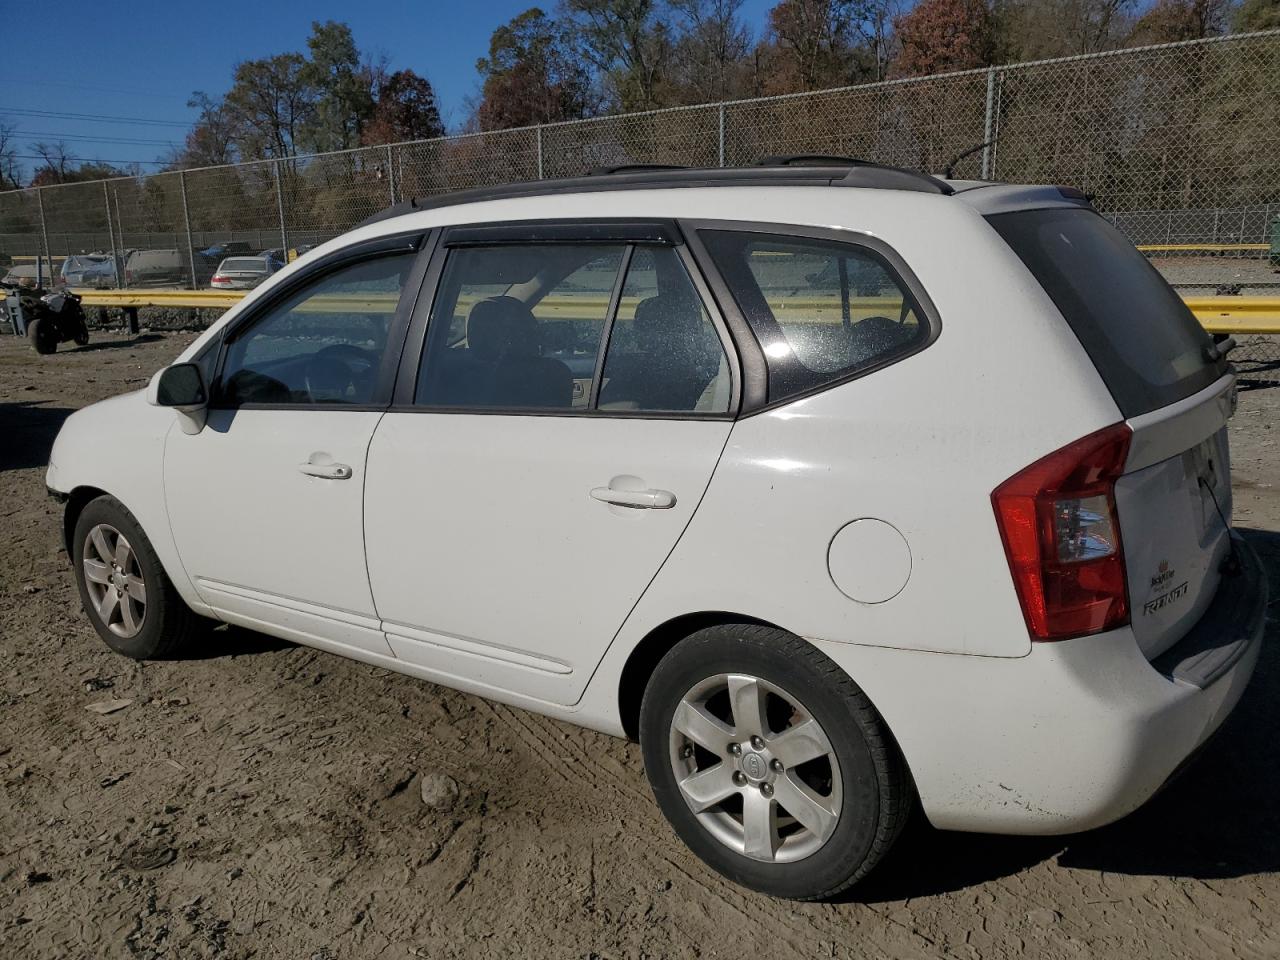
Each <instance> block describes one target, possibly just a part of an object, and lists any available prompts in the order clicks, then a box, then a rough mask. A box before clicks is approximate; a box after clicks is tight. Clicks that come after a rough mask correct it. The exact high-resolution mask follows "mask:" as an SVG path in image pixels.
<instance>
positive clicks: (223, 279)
mask: <svg viewBox="0 0 1280 960" xmlns="http://www.w3.org/2000/svg"><path fill="white" fill-rule="evenodd" d="M209 282H210V283H226V282H227V278H226V277H224V276H222V275H221V274H214V277H213V279H212V280H210V281H209Z"/></svg>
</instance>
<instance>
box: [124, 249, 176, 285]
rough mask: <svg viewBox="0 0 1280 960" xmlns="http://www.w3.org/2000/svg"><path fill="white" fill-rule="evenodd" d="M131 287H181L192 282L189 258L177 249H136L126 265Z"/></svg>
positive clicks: (127, 282)
mask: <svg viewBox="0 0 1280 960" xmlns="http://www.w3.org/2000/svg"><path fill="white" fill-rule="evenodd" d="M124 280H125V283H126V284H128V285H129V286H131V287H181V286H186V285H187V284H188V283H190V282H191V272H190V270H188V268H187V260H186V257H184V256H183V255H182V254H181V253H179V252H178V251H177V250H135V251H133V253H131V254H130V255H129V259H128V261H127V262H126V263H125V265H124Z"/></svg>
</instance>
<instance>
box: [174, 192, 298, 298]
mask: <svg viewBox="0 0 1280 960" xmlns="http://www.w3.org/2000/svg"><path fill="white" fill-rule="evenodd" d="M178 186H179V187H180V188H181V189H182V222H183V224H184V225H185V226H186V228H187V256H188V257H190V261H189V262H190V263H191V289H192V290H196V289H199V287H200V281H199V280H198V279H197V278H196V245H195V244H194V243H192V242H191V209H190V208H189V207H188V206H187V172H186V171H185V170H179V171H178ZM286 256H287V254H286Z"/></svg>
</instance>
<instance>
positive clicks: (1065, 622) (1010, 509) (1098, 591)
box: [991, 423, 1132, 640]
mask: <svg viewBox="0 0 1280 960" xmlns="http://www.w3.org/2000/svg"><path fill="white" fill-rule="evenodd" d="M1131 436H1132V431H1131V430H1130V429H1129V426H1128V424H1125V423H1117V424H1115V425H1113V426H1110V427H1107V428H1106V429H1104V430H1099V431H1098V432H1097V433H1091V434H1089V436H1087V437H1084V438H1083V439H1080V440H1077V441H1075V442H1074V443H1070V444H1067V446H1065V447H1063V448H1062V449H1061V450H1057V451H1055V452H1054V453H1051V454H1049V455H1048V456H1047V457H1044V458H1043V459H1040V460H1037V461H1036V462H1035V463H1033V464H1032V465H1031V466H1029V467H1027V468H1026V469H1025V470H1022V471H1020V472H1018V473H1016V474H1014V475H1013V476H1012V477H1010V478H1009V479H1008V480H1006V481H1005V482H1004V483H1002V484H1000V486H998V487H996V489H995V491H994V492H993V493H992V494H991V502H992V504H993V505H994V506H995V511H996V521H997V523H998V524H999V527H1000V537H1001V539H1003V540H1004V550H1005V554H1006V555H1007V556H1008V558H1009V570H1010V572H1011V573H1012V574H1013V583H1014V586H1015V587H1016V588H1017V591H1018V600H1019V602H1020V603H1021V604H1022V614H1023V616H1024V617H1026V620H1027V627H1028V629H1029V630H1030V631H1031V636H1032V638H1033V639H1036V640H1066V639H1067V638H1069V637H1079V636H1084V635H1086V634H1090V633H1101V632H1102V631H1104V630H1110V629H1112V628H1114V627H1118V626H1122V625H1124V624H1126V623H1128V622H1129V592H1128V589H1127V586H1126V583H1125V572H1124V550H1123V549H1122V547H1121V544H1120V520H1119V518H1118V517H1117V516H1116V498H1115V483H1116V480H1117V478H1119V477H1120V475H1121V473H1122V472H1123V470H1124V462H1125V459H1126V458H1127V457H1128V455H1129V439H1130V437H1131Z"/></svg>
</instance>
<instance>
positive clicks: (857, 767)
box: [640, 624, 915, 900]
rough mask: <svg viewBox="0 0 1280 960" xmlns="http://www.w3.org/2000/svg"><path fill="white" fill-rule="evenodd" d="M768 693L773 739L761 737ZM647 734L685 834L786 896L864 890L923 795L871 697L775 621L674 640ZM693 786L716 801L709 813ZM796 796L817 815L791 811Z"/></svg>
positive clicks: (670, 812) (649, 692)
mask: <svg viewBox="0 0 1280 960" xmlns="http://www.w3.org/2000/svg"><path fill="white" fill-rule="evenodd" d="M752 690H754V691H755V692H754V695H753V694H752ZM797 695H798V696H797ZM735 698H736V702H737V704H738V705H739V709H738V710H736V711H735V710H734V709H733V707H732V706H731V703H733V702H734V700H735ZM760 703H762V704H764V712H763V717H764V719H763V721H762V723H761V724H760V725H759V728H760V731H761V732H760V734H759V735H758V736H759V739H755V740H751V739H747V737H748V736H749V734H750V731H751V730H752V729H753V721H752V719H751V717H752V716H753V715H754V716H756V717H759V716H761V713H760V708H759V707H758V706H757V704H760ZM788 707H790V709H789V708H788ZM677 714H678V716H677ZM708 719H710V720H712V721H713V722H712V723H707V720H708ZM808 721H813V722H815V723H816V725H817V726H816V727H814V726H811V725H809V724H808ZM716 723H719V726H716ZM801 723H804V724H805V727H804V730H802V731H800V733H799V734H797V735H793V736H792V737H791V738H790V739H787V734H789V733H791V732H792V731H793V730H796V729H798V727H799V725H800V724H801ZM686 731H692V732H693V736H690V735H689V733H687V732H686ZM717 738H720V739H721V740H723V739H728V740H729V744H725V745H724V746H720V745H719V744H718V743H717V742H716V740H717ZM640 744H641V749H642V751H643V753H644V765H645V771H646V773H647V774H648V776H649V782H650V784H651V785H652V787H653V792H654V796H655V798H656V799H657V801H658V805H659V806H660V807H661V808H662V812H663V813H664V814H665V815H666V817H667V820H668V821H670V823H671V825H672V827H673V828H674V829H675V831H676V833H677V834H679V836H680V838H681V839H682V840H683V841H684V842H685V843H686V844H687V845H688V846H689V848H690V849H691V850H692V851H693V852H694V853H695V854H697V855H698V857H700V858H701V859H702V860H703V861H704V862H705V863H707V864H708V865H709V866H711V867H712V868H713V869H715V870H716V871H718V872H719V873H721V874H723V875H724V876H725V877H727V878H728V879H730V880H732V881H733V882H735V883H738V884H741V885H743V886H745V887H750V888H751V889H753V890H759V891H761V892H762V893H767V894H770V895H771V896H775V897H782V898H786V899H791V900H823V899H828V898H830V897H833V896H835V895H837V894H839V893H840V892H842V891H844V890H846V889H847V888H849V887H851V886H853V885H854V884H855V883H857V882H858V881H859V880H861V879H862V878H863V877H865V876H866V875H867V874H868V873H870V871H871V870H872V868H874V867H875V865H876V864H877V863H879V862H880V860H881V859H882V858H883V857H884V855H885V854H886V853H887V852H888V850H889V848H890V847H891V846H892V845H893V843H894V841H895V840H896V839H897V838H898V835H899V833H901V831H902V828H903V826H904V825H905V824H906V821H907V818H908V816H909V814H910V811H911V809H912V805H913V802H914V798H915V790H914V787H913V785H912V783H911V777H910V774H909V773H908V771H907V768H906V763H905V761H904V760H903V759H902V755H901V753H900V752H899V750H898V747H897V744H896V743H895V742H894V741H893V738H892V736H891V735H890V734H889V731H888V729H887V728H886V727H885V725H884V722H883V720H881V718H880V715H879V713H877V712H876V709H875V707H873V706H872V705H871V702H870V701H869V700H868V699H867V697H866V695H865V694H864V693H863V692H862V691H861V690H860V689H859V688H858V686H857V685H856V684H855V683H854V682H853V681H852V680H851V679H849V677H848V676H847V675H846V674H845V673H844V672H843V671H842V670H841V669H840V668H839V667H837V666H836V665H835V663H833V662H832V661H831V660H830V659H828V658H827V657H826V656H824V655H823V654H822V653H821V652H819V651H818V650H817V649H816V648H815V647H814V646H813V645H812V644H810V643H807V642H806V641H804V640H802V639H800V638H799V637H797V636H795V635H794V634H790V633H787V632H786V631H783V630H779V629H776V628H774V627H766V626H759V625H747V624H728V625H721V626H715V627H708V628H707V629H704V630H700V631H698V632H697V633H695V634H693V635H691V636H689V637H687V638H685V639H684V640H682V641H681V642H680V643H678V644H677V645H676V646H675V647H674V648H672V650H671V651H670V652H669V653H668V654H667V655H666V656H665V657H664V658H663V659H662V661H661V662H660V663H659V664H658V667H657V669H656V670H655V671H654V673H653V676H652V677H651V678H650V680H649V684H648V686H647V688H646V689H645V694H644V700H643V703H642V705H641V708H640ZM730 744H731V745H732V747H731V746H730ZM734 749H737V751H738V752H737V753H736V754H735V753H734V752H733V750H734ZM784 760H785V761H786V762H785V763H784V762H783V761H784ZM677 771H678V772H677ZM695 774H696V775H697V776H698V777H701V778H702V779H701V780H700V781H695V783H693V784H691V783H690V781H689V778H691V777H693V776H694V775H695ZM682 781H683V782H684V783H685V784H686V786H685V787H683V788H682V786H681V782H682ZM801 786H807V788H808V789H807V790H803V789H800V787H801ZM686 790H688V791H690V792H691V793H692V794H693V795H694V796H696V797H697V798H698V804H699V806H703V805H706V804H709V805H707V806H706V808H705V809H703V810H702V811H701V812H700V813H695V812H694V809H693V807H692V806H691V804H692V803H693V802H694V801H692V800H686ZM717 798H721V799H717ZM788 801H790V802H791V803H792V806H793V807H794V808H795V809H797V810H804V815H803V816H797V817H793V816H791V813H790V811H788V810H787V807H786V803H787V802H788ZM762 811H763V812H762ZM749 815H750V821H751V823H752V824H754V825H756V827H757V829H754V830H752V831H750V833H749V832H748V829H747V827H746V826H745V825H744V824H745V823H746V821H747V820H748V817H749ZM774 817H777V818H778V819H777V820H775V819H773V818H774ZM749 847H750V848H752V853H751V854H750V855H748V853H747V849H748V848H749Z"/></svg>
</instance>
